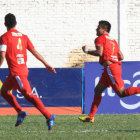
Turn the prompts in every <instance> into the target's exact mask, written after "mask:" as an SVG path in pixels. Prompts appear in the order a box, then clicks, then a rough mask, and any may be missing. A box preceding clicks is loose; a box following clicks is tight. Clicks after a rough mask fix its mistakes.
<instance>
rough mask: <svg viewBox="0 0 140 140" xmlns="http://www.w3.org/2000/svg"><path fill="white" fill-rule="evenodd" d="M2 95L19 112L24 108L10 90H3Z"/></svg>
mask: <svg viewBox="0 0 140 140" xmlns="http://www.w3.org/2000/svg"><path fill="white" fill-rule="evenodd" d="M1 96H2V97H3V98H4V99H5V100H6V101H7V102H8V103H9V104H10V105H11V106H12V107H14V109H15V110H16V111H17V112H20V111H21V110H22V108H21V106H20V105H19V104H18V102H17V100H16V98H15V96H14V95H13V94H11V93H10V92H3V91H2V92H1Z"/></svg>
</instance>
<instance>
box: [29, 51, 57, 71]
mask: <svg viewBox="0 0 140 140" xmlns="http://www.w3.org/2000/svg"><path fill="white" fill-rule="evenodd" d="M30 52H31V53H32V54H33V55H34V56H35V57H36V58H37V59H38V60H39V61H40V62H42V63H43V64H44V66H45V67H46V70H47V71H48V72H50V71H52V72H54V73H56V71H55V69H54V68H53V67H51V66H50V65H49V64H48V63H47V62H46V60H45V59H44V57H43V56H42V55H41V54H40V53H39V52H38V51H37V50H36V49H33V50H30Z"/></svg>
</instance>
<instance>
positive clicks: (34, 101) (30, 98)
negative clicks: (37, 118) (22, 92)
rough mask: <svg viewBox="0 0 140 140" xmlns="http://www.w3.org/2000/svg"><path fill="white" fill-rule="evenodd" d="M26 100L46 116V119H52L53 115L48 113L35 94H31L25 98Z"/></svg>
mask: <svg viewBox="0 0 140 140" xmlns="http://www.w3.org/2000/svg"><path fill="white" fill-rule="evenodd" d="M25 98H26V100H27V101H29V102H30V103H32V104H33V105H34V106H35V107H36V108H37V109H38V110H39V111H40V112H41V113H42V114H43V115H44V116H45V118H46V119H50V118H51V116H52V115H51V114H50V113H49V112H48V111H47V109H46V108H45V106H44V104H43V103H42V101H41V100H40V99H39V98H38V97H36V96H35V95H34V94H30V95H29V96H25Z"/></svg>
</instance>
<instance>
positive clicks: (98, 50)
mask: <svg viewBox="0 0 140 140" xmlns="http://www.w3.org/2000/svg"><path fill="white" fill-rule="evenodd" d="M82 50H83V52H84V53H86V54H90V55H94V56H102V54H103V47H102V46H96V50H89V49H88V48H87V46H86V45H85V46H83V47H82Z"/></svg>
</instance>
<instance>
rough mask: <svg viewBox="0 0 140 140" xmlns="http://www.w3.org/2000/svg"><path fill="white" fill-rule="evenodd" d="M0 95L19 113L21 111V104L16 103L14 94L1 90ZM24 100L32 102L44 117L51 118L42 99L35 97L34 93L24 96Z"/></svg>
mask: <svg viewBox="0 0 140 140" xmlns="http://www.w3.org/2000/svg"><path fill="white" fill-rule="evenodd" d="M1 96H2V97H3V98H4V99H5V100H6V101H7V102H8V103H9V104H10V105H11V106H12V107H14V109H15V110H16V111H17V112H18V113H19V112H20V111H22V108H21V106H20V105H19V104H18V102H17V100H16V98H15V96H14V95H13V94H11V93H10V92H1ZM25 98H26V100H27V101H29V102H30V103H32V104H33V105H34V106H35V107H36V108H37V109H38V110H39V111H40V112H41V113H42V114H43V115H44V116H45V118H46V119H50V118H51V116H52V115H51V114H50V113H49V112H48V111H47V110H46V108H45V106H44V104H43V103H42V101H41V100H40V99H39V98H38V97H36V96H35V95H34V94H30V95H29V96H25Z"/></svg>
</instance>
